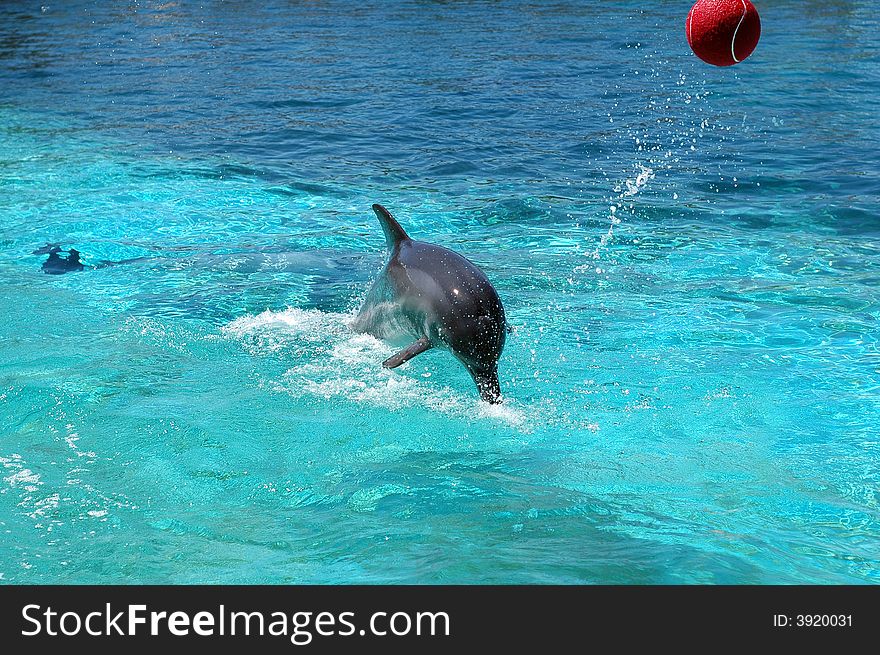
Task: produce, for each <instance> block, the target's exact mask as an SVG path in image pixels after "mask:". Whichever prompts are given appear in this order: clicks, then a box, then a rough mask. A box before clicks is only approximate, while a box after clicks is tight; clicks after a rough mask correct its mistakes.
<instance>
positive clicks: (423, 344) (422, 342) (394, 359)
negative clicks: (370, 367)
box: [382, 337, 432, 368]
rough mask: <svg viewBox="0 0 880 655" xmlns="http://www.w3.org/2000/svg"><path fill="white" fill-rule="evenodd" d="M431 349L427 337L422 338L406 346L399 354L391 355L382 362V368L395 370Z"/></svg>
mask: <svg viewBox="0 0 880 655" xmlns="http://www.w3.org/2000/svg"><path fill="white" fill-rule="evenodd" d="M431 347H432V344H431V341H430V339H428V337H422V338H421V339H419V340H418V341H415V342H413V343H411V344H410V345H408V346H407V347H406V348H404V349H403V350H401V351H400V352H399V353H396V354H394V355H391V357H389V358H388V359H386V360H385V361H384V362H382V366H384V367H385V368H397V367H398V366H400V365H401V364H403V363H405V362H408V361H409V360H411V359H412V358H413V357H415V356H416V355H420V354H421V353H423V352H425V351H426V350H430V349H431Z"/></svg>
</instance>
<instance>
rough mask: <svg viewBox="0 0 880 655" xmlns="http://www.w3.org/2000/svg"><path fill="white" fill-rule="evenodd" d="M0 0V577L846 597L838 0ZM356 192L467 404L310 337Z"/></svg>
mask: <svg viewBox="0 0 880 655" xmlns="http://www.w3.org/2000/svg"><path fill="white" fill-rule="evenodd" d="M10 4H11V3H8V4H4V5H3V6H2V7H0V247H2V257H0V281H2V286H0V535H2V539H0V581H2V582H11V583H49V582H70V583H112V582H122V583H167V582H177V583H194V582H223V583H233V582H235V583H254V582H268V583H299V582H309V583H358V582H366V583H374V582H380V583H402V582H406V583H805V582H808V583H860V582H861V583H864V582H877V581H878V580H880V573H878V564H880V546H878V543H880V541H878V538H880V508H878V498H877V491H878V485H880V441H878V425H880V395H878V392H880V358H878V355H880V352H878V332H877V329H878V319H880V304H878V294H877V290H878V283H880V219H878V213H880V200H878V198H880V194H878V192H880V173H878V156H877V153H878V148H880V127H878V122H877V115H876V98H877V97H878V92H880V73H878V71H880V66H878V64H880V61H878V60H880V37H878V29H880V20H878V18H877V14H876V9H875V7H874V4H873V3H871V2H867V1H864V2H855V1H854V2H842V1H838V2H829V1H823V2H804V1H795V0H791V1H778V2H772V1H770V0H765V2H763V3H761V4H759V5H758V9H759V11H760V12H761V16H762V19H763V36H762V40H761V43H760V44H759V46H758V48H757V50H756V52H755V53H754V55H752V57H751V58H750V59H749V60H747V61H746V62H744V63H742V64H740V65H739V66H736V67H734V68H731V69H715V68H711V67H709V66H707V65H705V64H703V63H702V62H700V61H699V60H697V59H696V58H695V57H694V56H693V55H692V54H691V53H690V51H689V50H688V47H687V43H686V41H685V39H684V20H685V16H686V14H687V11H688V9H689V5H690V3H689V2H672V1H667V2H651V3H645V2H602V3H598V2H597V3H574V2H557V3H538V2H533V3H528V2H509V3H488V2H486V3H484V2H455V3H448V2H447V3H440V2H406V3H384V2H367V3H363V2H359V3H344V2H323V3H309V2H301V3H300V2H284V3H281V2H273V1H269V2H260V3H251V2H225V3H220V2H218V3H202V4H199V3H195V2H185V1H180V2H144V1H141V2H137V1H135V2H130V3H120V4H118V6H116V7H115V8H114V7H108V6H107V5H110V4H113V3H86V2H65V3H58V4H57V5H56V4H49V5H47V6H45V7H43V8H42V9H41V8H40V7H39V6H38V5H36V4H34V5H31V6H27V7H13V6H9V5H10ZM373 202H381V203H382V204H384V205H386V206H387V207H388V208H389V209H390V210H391V211H392V212H393V213H395V214H396V215H397V216H398V218H399V219H400V220H401V222H402V224H403V225H404V227H405V228H406V229H407V230H408V231H409V232H410V234H412V235H413V236H414V237H416V238H421V239H424V240H428V241H432V242H434V243H438V244H442V245H445V246H448V247H451V248H453V249H455V250H457V251H459V252H461V253H463V254H465V255H466V256H468V257H469V258H470V259H472V260H473V261H474V262H476V263H477V264H479V265H480V266H481V267H482V268H483V270H484V271H485V272H486V273H487V275H488V276H489V278H490V279H491V280H492V281H493V283H494V284H495V286H496V288H497V289H498V291H499V294H500V295H501V297H502V299H503V301H504V303H505V307H506V309H507V314H508V317H509V320H510V322H511V323H512V324H513V325H514V326H515V332H514V333H513V334H511V335H510V337H509V339H508V341H507V346H506V349H505V352H504V355H503V357H502V360H501V365H500V370H501V385H502V389H503V392H504V395H505V403H504V404H503V405H501V406H499V407H491V406H488V405H485V404H481V403H479V402H478V400H477V397H476V392H475V389H474V388H473V384H472V382H471V381H470V379H469V377H468V375H467V373H466V372H465V371H464V369H463V368H462V367H461V366H459V365H458V364H457V363H455V362H454V360H453V359H452V358H451V357H450V356H449V355H448V354H447V353H443V352H429V353H426V354H425V355H422V356H420V357H418V358H417V359H415V360H413V361H412V362H410V363H409V364H407V365H405V366H404V367H402V368H400V369H398V370H395V371H386V370H383V369H382V368H381V366H380V362H381V361H382V360H383V359H384V358H385V357H387V356H388V355H389V354H391V352H392V349H391V348H390V347H389V346H387V345H385V344H383V343H381V342H378V341H375V340H374V339H372V338H371V337H368V336H363V335H355V334H353V333H352V332H351V330H350V329H349V328H348V326H347V322H348V321H349V320H350V319H351V316H352V315H353V312H354V311H356V309H357V307H358V304H359V301H360V300H361V299H362V298H363V296H364V294H365V293H366V290H367V288H368V286H369V283H370V280H371V279H372V277H373V276H374V275H375V274H376V272H377V271H378V270H379V268H380V267H381V265H382V263H383V258H384V255H383V252H382V250H383V245H384V240H383V237H382V234H381V230H380V229H379V227H378V224H377V222H376V220H375V217H374V216H373V214H372V212H371V211H370V205H371V203H373ZM47 242H61V243H63V244H64V245H65V247H75V248H76V249H78V250H79V251H81V252H82V254H83V260H84V262H85V263H86V264H90V265H92V266H97V265H99V264H101V262H104V261H112V262H123V263H120V264H118V265H114V266H97V267H95V268H92V269H90V270H86V271H83V272H81V273H74V274H69V275H60V276H49V275H45V274H43V273H42V272H41V270H40V265H41V263H42V261H43V260H44V259H45V257H40V256H37V255H32V254H31V252H32V251H33V250H35V249H37V248H39V247H41V246H43V245H44V244H45V243H47ZM124 260H131V261H124Z"/></svg>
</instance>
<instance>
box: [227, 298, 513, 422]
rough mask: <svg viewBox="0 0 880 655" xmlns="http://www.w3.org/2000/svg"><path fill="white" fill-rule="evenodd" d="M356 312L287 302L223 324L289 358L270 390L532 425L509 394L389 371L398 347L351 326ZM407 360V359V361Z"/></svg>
mask: <svg viewBox="0 0 880 655" xmlns="http://www.w3.org/2000/svg"><path fill="white" fill-rule="evenodd" d="M354 317H355V314H354V313H349V314H341V313H333V312H322V311H320V310H317V309H310V310H304V309H297V308H289V309H287V310H285V311H283V312H273V311H265V312H262V313H261V314H257V315H256V316H243V317H240V318H238V319H235V320H234V321H232V322H231V323H230V324H229V325H227V326H225V327H224V328H223V329H222V333H223V334H224V336H226V337H228V338H232V339H235V340H237V341H239V342H240V343H241V344H242V345H243V347H244V348H246V349H247V350H248V352H250V353H251V354H253V355H255V356H265V355H278V354H282V355H283V356H285V357H290V359H291V364H292V366H291V367H290V368H289V369H288V370H287V371H286V372H285V373H284V374H283V375H282V376H281V377H280V378H279V379H274V380H270V381H267V382H266V383H265V384H264V386H265V387H266V388H268V389H269V390H271V391H274V392H278V393H286V394H289V395H290V396H292V397H294V398H304V397H312V398H323V399H327V400H329V399H331V398H344V399H347V400H349V401H353V402H357V403H363V404H366V405H371V406H374V407H383V408H386V409H392V410H396V409H402V408H406V407H427V408H429V409H432V410H435V411H438V412H441V413H443V414H448V415H453V416H460V417H474V416H476V417H478V418H486V419H490V420H497V421H501V422H503V423H506V424H508V425H510V426H512V427H515V428H518V429H527V423H528V420H527V414H526V412H524V411H523V410H521V409H519V408H517V407H516V406H515V404H514V403H512V402H510V401H508V402H506V403H504V404H502V405H487V404H486V403H483V402H480V401H479V400H478V399H477V398H476V395H475V393H471V392H472V391H473V390H472V389H471V388H470V387H469V388H468V389H467V391H466V392H465V391H457V390H454V389H451V388H450V387H448V386H443V385H440V384H438V383H436V382H433V381H431V380H430V376H428V377H426V376H420V377H419V378H414V377H411V376H408V375H406V374H405V373H404V372H403V371H405V368H404V369H398V370H394V371H390V370H388V369H385V368H383V367H382V364H381V363H382V361H384V360H385V359H387V358H388V357H389V356H390V355H392V354H393V352H394V349H393V348H392V347H391V346H389V345H388V344H386V343H385V342H383V341H381V340H379V339H376V338H375V337H372V336H370V335H368V334H359V333H356V332H354V331H352V329H351V327H350V324H351V322H352V320H353V319H354ZM409 365H410V364H404V367H406V366H409Z"/></svg>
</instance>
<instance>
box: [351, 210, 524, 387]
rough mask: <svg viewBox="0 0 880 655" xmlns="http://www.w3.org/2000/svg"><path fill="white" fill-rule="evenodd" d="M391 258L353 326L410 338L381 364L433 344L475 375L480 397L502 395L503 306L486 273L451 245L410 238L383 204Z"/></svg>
mask: <svg viewBox="0 0 880 655" xmlns="http://www.w3.org/2000/svg"><path fill="white" fill-rule="evenodd" d="M373 211H374V212H376V216H378V218H379V222H380V223H381V224H382V229H383V231H384V232H385V241H386V244H387V246H388V252H389V255H390V257H389V260H388V263H387V264H386V265H385V268H384V269H383V270H382V272H381V273H380V275H379V277H378V278H377V279H376V281H375V282H374V283H373V287H372V288H371V289H370V292H369V293H368V295H367V298H366V300H365V301H364V304H363V307H361V309H360V312H359V313H358V315H357V317H356V318H355V320H354V323H353V325H352V327H353V328H354V329H355V330H356V331H358V332H365V333H368V334H372V335H373V336H375V337H378V338H380V339H385V340H388V341H392V342H394V341H397V342H400V343H408V344H409V345H407V346H406V347H405V348H404V349H403V350H401V351H400V352H398V353H397V354H395V355H392V356H391V357H389V358H388V359H387V360H385V362H383V366H385V367H386V368H396V367H397V366H400V365H401V364H403V363H404V362H406V361H408V360H410V359H412V358H413V357H415V356H416V355H418V354H420V353H423V352H425V351H426V350H429V349H430V348H445V349H447V350H449V351H450V352H451V353H452V355H453V356H454V357H455V358H456V359H458V361H460V362H461V363H462V364H463V365H464V367H465V368H466V369H467V370H468V372H469V373H470V374H471V377H473V379H474V382H475V383H476V385H477V389H478V390H479V392H480V398H482V399H483V400H485V401H486V402H490V403H498V402H500V401H501V387H500V385H499V382H498V358H499V357H500V356H501V351H502V350H503V348H504V341H505V338H506V336H507V332H508V327H507V320H506V319H505V316H504V307H503V306H502V305H501V300H500V299H499V298H498V294H497V293H496V291H495V289H494V288H493V287H492V284H491V283H490V282H489V280H488V279H486V276H485V275H484V274H483V272H482V271H481V270H480V269H479V268H477V267H476V266H475V265H474V264H472V263H471V262H469V261H468V260H467V259H465V258H464V257H462V256H461V255H459V254H456V253H454V252H452V251H451V250H448V249H446V248H442V247H440V246H435V245H432V244H430V243H424V242H422V241H413V240H412V239H410V238H409V237H408V236H407V234H406V232H404V230H403V228H402V227H400V224H399V223H398V222H397V221H396V220H395V219H394V217H393V216H392V215H391V214H390V213H389V212H388V210H387V209H385V208H384V207H382V205H373Z"/></svg>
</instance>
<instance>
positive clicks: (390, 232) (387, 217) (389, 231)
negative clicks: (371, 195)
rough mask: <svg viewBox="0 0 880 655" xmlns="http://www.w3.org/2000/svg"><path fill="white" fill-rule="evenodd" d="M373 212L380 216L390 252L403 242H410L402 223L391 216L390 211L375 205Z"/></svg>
mask: <svg viewBox="0 0 880 655" xmlns="http://www.w3.org/2000/svg"><path fill="white" fill-rule="evenodd" d="M373 211H374V212H376V216H378V218H379V222H380V223H381V224H382V231H383V232H384V233H385V243H386V244H387V245H388V250H394V249H395V248H396V247H397V244H399V243H400V242H401V241H408V240H409V237H408V236H407V235H406V232H404V231H403V228H402V227H400V223H398V222H397V219H395V218H394V217H393V216H392V215H391V212H390V211H388V210H387V209H385V208H384V207H383V206H382V205H378V204H376V205H373Z"/></svg>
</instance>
